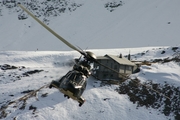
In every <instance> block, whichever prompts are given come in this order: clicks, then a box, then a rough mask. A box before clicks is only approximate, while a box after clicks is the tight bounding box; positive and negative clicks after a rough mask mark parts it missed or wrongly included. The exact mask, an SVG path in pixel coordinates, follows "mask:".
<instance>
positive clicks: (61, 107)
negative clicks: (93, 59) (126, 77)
mask: <svg viewBox="0 0 180 120" xmlns="http://www.w3.org/2000/svg"><path fill="white" fill-rule="evenodd" d="M179 48H180V47H178V49H177V51H176V52H178V51H179ZM147 49H148V51H149V53H151V52H152V53H153V52H154V48H151V49H149V48H139V49H133V51H136V52H134V53H141V52H142V50H143V51H147ZM156 50H157V51H158V50H160V51H161V50H162V49H156ZM164 50H165V51H166V55H165V56H167V55H168V54H169V55H171V54H172V52H171V49H170V48H169V49H167V48H165V49H164ZM106 51H108V52H109V53H111V54H115V55H119V53H117V49H107V50H93V52H94V53H95V54H98V55H104V54H106ZM118 51H119V52H123V51H125V50H124V49H118ZM116 53H117V54H116ZM157 53H159V52H157ZM127 54H128V50H127ZM147 54H148V53H147ZM151 55H152V54H151ZM78 56H79V54H77V52H74V51H68V52H55V51H54V52H52V51H43V52H42V51H37V52H33V51H31V52H30V51H29V52H25V51H1V52H0V58H2V59H0V71H1V72H0V73H1V74H0V88H1V91H0V94H1V97H0V101H1V102H0V106H1V107H0V108H1V109H0V110H4V112H2V111H1V114H0V119H4V120H9V119H16V120H22V119H34V120H61V119H69V120H74V119H78V120H84V119H87V120H94V119H97V120H104V119H105V120H106V119H107V120H108V119H114V120H116V119H123V120H131V119H133V120H144V119H146V120H154V119H156V120H166V119H167V120H169V119H172V120H173V119H174V113H173V112H172V113H171V114H170V115H166V116H165V115H164V114H162V113H161V112H162V111H161V110H162V109H163V107H164V106H165V105H164V103H163V102H162V103H163V104H161V106H160V108H159V109H154V108H153V107H152V108H151V107H143V105H142V106H141V107H140V106H138V101H137V103H133V102H132V101H131V99H130V96H129V93H128V92H127V93H125V94H124V93H123V94H122V93H121V94H119V93H118V92H117V89H118V88H119V86H118V85H107V86H102V85H101V83H100V81H96V80H95V79H94V78H91V77H90V78H89V79H88V85H87V89H86V91H85V92H84V94H83V96H84V97H85V98H86V102H85V104H84V105H83V106H82V107H79V106H78V103H77V102H76V101H73V100H72V99H66V98H64V96H63V95H62V94H61V93H60V92H59V91H58V90H57V89H49V88H43V89H42V90H40V91H39V93H38V94H37V96H38V99H39V100H37V99H36V98H35V97H30V98H29V99H27V100H26V101H20V102H17V104H16V103H13V104H11V105H9V106H8V107H7V108H6V107H5V105H6V104H8V103H10V101H13V100H17V99H19V98H20V97H22V96H24V95H26V94H28V93H29V92H30V91H32V90H36V89H38V88H40V87H41V86H43V85H46V84H48V83H49V82H51V80H55V79H58V78H59V77H61V76H63V75H64V74H65V73H66V72H67V71H69V70H70V69H72V64H69V63H72V59H73V58H74V57H78ZM155 56H156V54H155ZM137 57H138V58H139V59H140V58H141V59H143V58H144V59H146V55H144V56H141V57H140V56H137ZM148 57H149V55H148ZM148 57H147V58H148ZM151 57H152V58H153V57H154V56H153V55H152V56H151ZM161 57H162V56H161ZM8 65H10V66H8ZM11 65H13V66H11ZM6 68H7V69H6ZM165 69H168V70H169V71H166V70H165ZM179 69H180V67H179V65H177V64H176V63H173V62H170V63H165V64H161V63H156V64H153V65H152V66H142V67H141V72H139V73H137V74H134V75H132V78H133V77H137V78H140V80H142V81H141V82H144V81H148V80H149V79H151V80H152V81H153V82H154V83H160V84H161V85H163V84H164V83H163V82H162V80H164V81H166V82H167V83H168V84H169V85H176V86H178V85H179V83H180V82H179V79H174V78H175V77H176V78H180V76H179ZM133 84H134V83H133ZM128 86H129V85H128ZM162 87H163V86H162ZM121 88H125V86H124V87H121ZM135 88H137V89H138V88H140V89H141V87H137V86H136V87H135ZM115 89H116V90H115ZM133 89H134V88H133V87H131V88H130V89H128V90H130V92H134V91H133ZM145 90H146V91H149V90H148V89H146V88H145ZM145 90H144V91H145ZM141 92H142V91H141ZM152 94H156V93H155V92H152ZM134 95H136V94H134ZM143 95H144V94H143ZM158 95H159V94H158ZM159 96H160V95H159ZM138 98H145V97H140V96H138ZM162 100H165V98H164V97H163V96H162ZM172 101H173V100H172ZM159 103H161V102H159ZM172 104H174V105H175V103H174V102H173V103H172ZM176 115H177V114H176Z"/></svg>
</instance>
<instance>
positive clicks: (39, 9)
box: [0, 0, 82, 24]
mask: <svg viewBox="0 0 180 120" xmlns="http://www.w3.org/2000/svg"><path fill="white" fill-rule="evenodd" d="M18 4H22V5H23V6H24V7H25V8H27V9H28V10H29V11H31V12H32V13H33V14H34V15H35V16H36V17H38V18H40V17H41V18H42V19H43V22H44V23H46V24H48V23H49V17H54V16H60V15H61V14H62V13H65V12H73V11H75V10H76V9H77V8H78V7H80V6H82V4H79V3H75V2H72V1H71V0H43V1H39V0H3V2H2V3H0V5H1V6H2V7H4V8H6V9H9V11H10V12H9V13H12V12H18V13H19V15H18V19H19V20H24V19H27V18H28V15H27V13H25V12H24V11H23V10H21V8H20V7H19V6H18ZM0 14H2V12H1V10H0Z"/></svg>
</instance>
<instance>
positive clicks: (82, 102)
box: [78, 97, 86, 107]
mask: <svg viewBox="0 0 180 120" xmlns="http://www.w3.org/2000/svg"><path fill="white" fill-rule="evenodd" d="M78 101H79V107H81V106H82V105H83V104H84V102H85V101H86V100H85V99H84V98H82V97H80V98H79V100H78Z"/></svg>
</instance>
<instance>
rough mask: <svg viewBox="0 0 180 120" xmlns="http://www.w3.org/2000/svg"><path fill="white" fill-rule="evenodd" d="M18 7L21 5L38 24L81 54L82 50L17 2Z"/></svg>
mask: <svg viewBox="0 0 180 120" xmlns="http://www.w3.org/2000/svg"><path fill="white" fill-rule="evenodd" d="M18 6H19V7H21V8H22V9H23V10H24V11H26V12H27V13H28V14H29V15H30V16H31V17H32V18H34V19H35V20H36V21H37V22H38V23H39V24H41V25H42V26H43V27H44V28H46V29H47V30H48V31H49V32H51V33H52V34H53V35H54V36H56V37H57V38H58V39H59V40H61V41H62V42H63V43H65V44H66V45H67V46H69V47H70V48H72V49H74V50H76V51H78V52H79V53H81V54H84V53H83V52H82V51H80V50H79V49H78V48H76V47H75V46H73V45H72V44H71V43H69V42H68V41H66V40H65V39H64V38H63V37H61V36H60V35H58V34H57V33H56V32H55V31H53V30H52V29H51V28H49V27H48V26H47V25H46V24H44V23H43V22H41V21H40V20H39V19H38V18H36V17H35V16H34V15H33V14H32V13H31V12H29V11H28V10H27V9H26V8H24V7H23V6H22V5H21V4H18Z"/></svg>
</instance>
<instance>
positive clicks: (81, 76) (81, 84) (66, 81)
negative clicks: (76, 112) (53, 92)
mask: <svg viewBox="0 0 180 120" xmlns="http://www.w3.org/2000/svg"><path fill="white" fill-rule="evenodd" d="M18 6H19V7H21V8H22V9H23V10H24V11H25V12H27V13H28V14H29V15H30V16H31V17H32V18H34V19H35V20H36V21H37V22H38V23H39V24H41V25H42V26H43V27H44V28H46V29H47V30H48V31H49V32H51V33H52V34H53V35H55V36H56V37H57V38H58V39H59V40H61V41H62V42H63V43H65V44H66V45H67V46H69V47H70V48H72V49H74V50H76V51H78V52H79V53H80V54H81V55H82V56H83V58H82V56H81V57H80V58H79V59H78V60H76V64H75V65H74V66H73V69H72V70H70V71H69V72H68V73H67V74H66V75H64V76H63V77H61V78H60V79H58V80H53V81H52V82H51V83H50V85H49V88H52V87H55V88H57V89H58V90H59V91H60V92H61V93H63V94H64V97H67V98H71V99H73V100H76V101H77V102H79V106H80V107H81V106H82V105H83V103H84V102H85V99H84V98H83V97H82V94H83V92H84V90H85V89H86V85H87V78H88V77H89V76H90V75H91V63H93V62H98V61H96V56H95V54H94V53H92V52H90V51H86V52H85V51H83V50H81V49H79V48H77V47H75V46H74V45H72V44H71V43H69V42H68V41H66V40H65V39H64V38H62V37H61V36H60V35H58V34H57V33H56V32H55V31H53V30H52V29H51V28H49V27H48V26H47V25H46V24H44V23H43V22H41V21H40V20H39V19H38V18H36V17H35V16H34V15H33V14H32V13H31V12H29V11H28V10H27V9H26V8H25V7H24V6H22V5H21V4H18ZM81 58H82V59H81Z"/></svg>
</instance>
